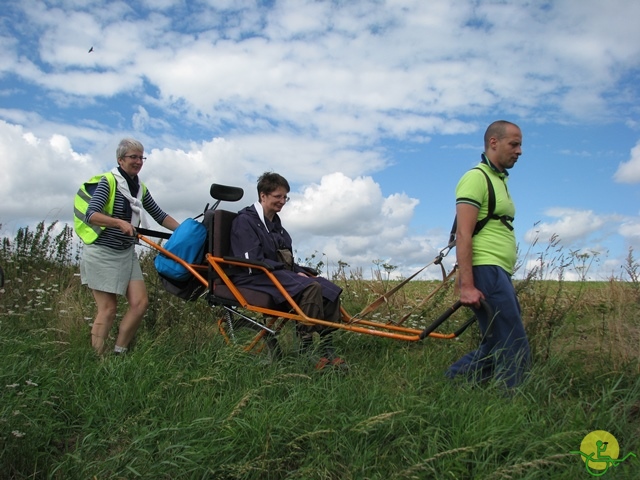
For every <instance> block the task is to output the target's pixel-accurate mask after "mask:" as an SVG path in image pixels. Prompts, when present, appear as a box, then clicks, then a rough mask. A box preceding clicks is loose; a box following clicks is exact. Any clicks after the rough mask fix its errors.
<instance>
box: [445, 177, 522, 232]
mask: <svg viewBox="0 0 640 480" xmlns="http://www.w3.org/2000/svg"><path fill="white" fill-rule="evenodd" d="M473 170H480V171H481V172H482V174H483V175H484V178H485V179H486V180H487V190H488V193H489V205H488V212H487V216H486V217H484V218H483V219H482V220H478V221H477V222H476V226H475V228H474V229H473V235H474V236H475V235H477V234H478V233H479V232H480V230H482V229H483V228H484V226H485V225H486V224H487V223H488V222H489V220H500V222H501V223H502V224H503V225H504V226H505V227H507V228H508V229H509V230H510V231H511V230H513V225H511V222H513V220H514V218H513V217H510V216H509V215H496V191H495V190H494V188H493V183H491V179H489V175H487V173H486V172H485V171H484V170H483V169H481V168H480V167H474V168H473ZM457 228H458V216H457V215H456V217H455V218H454V219H453V226H452V227H451V233H450V234H449V244H451V242H455V239H456V230H457Z"/></svg>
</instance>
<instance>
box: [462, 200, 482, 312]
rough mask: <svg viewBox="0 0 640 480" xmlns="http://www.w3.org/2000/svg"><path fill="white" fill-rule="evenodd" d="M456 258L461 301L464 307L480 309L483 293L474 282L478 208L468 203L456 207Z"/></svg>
mask: <svg viewBox="0 0 640 480" xmlns="http://www.w3.org/2000/svg"><path fill="white" fill-rule="evenodd" d="M456 216H457V229H456V257H457V260H458V282H459V285H460V301H461V302H462V304H463V305H467V306H472V307H475V308H480V300H481V299H484V295H483V293H482V292H481V291H480V290H478V289H477V288H476V287H475V284H474V281H473V263H472V262H473V230H474V229H475V227H476V222H477V221H478V208H477V207H475V206H473V205H470V204H468V203H458V204H457V205H456Z"/></svg>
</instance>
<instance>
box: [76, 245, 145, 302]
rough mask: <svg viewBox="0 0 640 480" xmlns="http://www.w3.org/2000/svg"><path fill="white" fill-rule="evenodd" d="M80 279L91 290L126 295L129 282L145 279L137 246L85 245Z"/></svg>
mask: <svg viewBox="0 0 640 480" xmlns="http://www.w3.org/2000/svg"><path fill="white" fill-rule="evenodd" d="M80 279H81V281H82V284H83V285H87V286H88V287H89V288H90V289H91V290H99V291H101V292H107V293H115V294H118V295H126V293H127V288H128V287H129V282H131V281H132V280H143V281H144V277H143V276H142V270H141V268H140V261H139V260H138V255H137V254H136V249H135V247H133V246H132V247H130V248H127V249H126V250H115V249H113V248H109V247H103V246H102V245H84V246H83V247H82V259H81V260H80Z"/></svg>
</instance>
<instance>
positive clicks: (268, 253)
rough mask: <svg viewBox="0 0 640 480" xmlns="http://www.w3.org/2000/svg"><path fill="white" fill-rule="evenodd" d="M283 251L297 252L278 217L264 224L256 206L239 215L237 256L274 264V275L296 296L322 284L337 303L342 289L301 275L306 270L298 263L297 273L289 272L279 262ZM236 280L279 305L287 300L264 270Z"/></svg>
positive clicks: (234, 249) (235, 238)
mask: <svg viewBox="0 0 640 480" xmlns="http://www.w3.org/2000/svg"><path fill="white" fill-rule="evenodd" d="M279 249H289V250H290V251H291V252H293V246H292V241H291V236H290V235H289V232H287V231H286V230H285V229H284V227H283V226H282V222H281V221H280V217H279V216H278V215H277V214H276V215H275V216H274V217H273V222H271V221H269V219H267V218H265V219H264V222H263V221H262V219H261V218H260V215H258V212H257V211H256V208H255V206H253V205H251V206H249V207H246V208H243V209H242V210H240V211H239V212H238V216H237V217H236V218H235V219H234V220H233V224H232V225H231V251H232V252H233V256H234V257H242V258H246V259H248V260H254V261H260V262H265V263H267V264H269V265H272V266H273V267H274V269H275V270H274V272H273V273H274V275H275V276H276V277H277V278H278V280H279V281H280V283H281V284H282V286H283V287H284V289H285V290H286V291H287V292H288V293H289V295H291V296H292V297H293V296H295V295H297V294H298V293H300V292H302V290H304V289H305V288H306V287H307V286H308V285H309V284H311V283H312V282H318V283H320V285H322V296H323V297H325V298H326V299H327V300H330V301H332V302H335V301H336V300H337V298H338V297H339V296H340V293H341V292H342V289H341V288H340V287H338V286H337V285H335V284H333V283H331V282H330V281H329V280H327V279H325V278H322V277H312V278H309V277H304V276H302V275H298V272H304V271H305V270H304V269H303V268H302V267H300V266H299V265H296V264H295V263H294V265H293V271H291V270H286V269H285V265H284V263H282V262H281V261H280V260H279V259H278V254H277V251H278V250H279ZM233 280H234V282H235V283H236V284H237V285H242V286H246V287H248V288H251V289H253V290H259V291H261V292H264V293H267V294H269V295H271V296H272V297H273V299H274V301H275V302H276V303H281V302H284V301H285V299H284V298H283V297H282V295H281V294H280V292H279V291H278V289H277V288H276V287H275V286H274V285H273V283H272V282H271V281H270V280H269V278H268V277H267V276H266V275H265V274H264V273H262V272H261V271H260V270H257V269H247V271H246V273H244V274H238V275H234V277H233Z"/></svg>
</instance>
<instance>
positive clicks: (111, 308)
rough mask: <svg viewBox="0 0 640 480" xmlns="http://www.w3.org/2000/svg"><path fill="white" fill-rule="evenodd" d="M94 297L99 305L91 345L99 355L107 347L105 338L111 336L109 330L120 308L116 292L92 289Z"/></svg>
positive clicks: (92, 329) (92, 330)
mask: <svg viewBox="0 0 640 480" xmlns="http://www.w3.org/2000/svg"><path fill="white" fill-rule="evenodd" d="M91 293H93V298H94V299H95V301H96V306H97V307H98V313H96V318H95V320H94V321H93V327H91V346H92V347H93V348H94V349H95V351H96V353H98V354H99V355H101V354H103V353H104V350H105V348H106V345H105V340H106V339H107V337H108V336H109V331H110V330H111V327H112V326H113V321H114V320H115V318H116V311H117V309H118V298H117V297H116V294H115V293H108V292H101V291H100V290H91Z"/></svg>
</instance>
